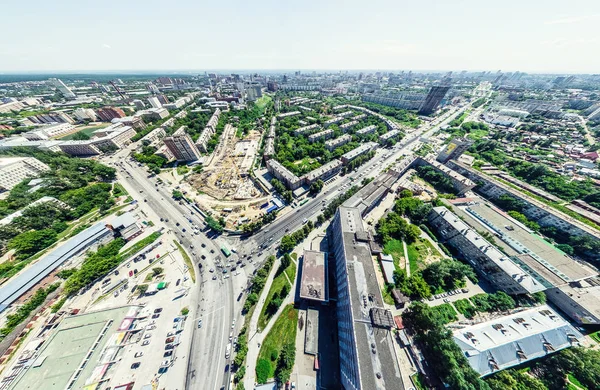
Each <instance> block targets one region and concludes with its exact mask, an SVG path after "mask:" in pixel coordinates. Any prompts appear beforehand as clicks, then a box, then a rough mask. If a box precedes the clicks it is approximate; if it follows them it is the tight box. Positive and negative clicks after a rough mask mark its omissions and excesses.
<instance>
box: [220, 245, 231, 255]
mask: <svg viewBox="0 0 600 390" xmlns="http://www.w3.org/2000/svg"><path fill="white" fill-rule="evenodd" d="M221 252H223V254H224V255H225V257H229V256H231V251H230V250H229V249H227V247H226V246H225V245H222V246H221Z"/></svg>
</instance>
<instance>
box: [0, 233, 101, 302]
mask: <svg viewBox="0 0 600 390" xmlns="http://www.w3.org/2000/svg"><path fill="white" fill-rule="evenodd" d="M110 233H111V231H110V230H109V229H108V228H107V227H106V226H105V224H104V223H103V222H100V223H98V224H96V225H94V226H92V227H90V228H88V229H86V230H84V231H82V232H81V233H79V234H77V235H75V236H74V237H73V238H71V239H70V240H68V241H67V242H65V243H64V244H63V245H61V246H59V247H58V248H56V249H55V250H53V251H52V252H50V253H49V254H47V255H46V256H44V257H42V258H41V259H40V260H38V261H37V262H35V263H33V264H31V265H30V266H29V267H28V268H26V269H25V271H24V272H22V273H21V274H19V275H17V276H16V277H14V278H12V279H11V280H10V281H8V282H7V283H5V284H3V285H2V287H1V288H0V312H3V311H4V310H6V308H7V307H9V306H10V305H11V304H12V303H13V302H14V301H15V300H17V299H18V298H19V297H20V296H21V295H23V294H24V293H25V292H27V291H28V290H29V289H31V288H32V287H34V286H35V285H36V284H38V283H39V282H40V281H41V280H42V279H44V278H45V277H46V276H48V275H49V274H50V273H51V272H52V271H54V270H55V269H56V268H57V267H58V266H60V265H61V264H62V263H64V262H65V261H67V260H69V259H70V258H72V257H73V256H75V255H77V254H78V253H80V252H81V251H82V250H83V249H85V248H87V247H88V246H90V245H92V244H94V243H96V242H97V241H99V240H100V239H102V238H103V237H106V236H107V235H108V234H110Z"/></svg>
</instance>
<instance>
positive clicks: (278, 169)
mask: <svg viewBox="0 0 600 390" xmlns="http://www.w3.org/2000/svg"><path fill="white" fill-rule="evenodd" d="M267 169H268V170H269V172H270V173H271V174H272V175H273V176H275V177H276V178H277V179H279V180H281V182H282V183H283V184H284V185H285V186H286V187H287V188H289V189H290V190H295V189H297V188H300V187H301V186H302V184H303V180H301V179H300V178H299V177H298V176H296V175H294V174H293V173H292V172H290V170H289V169H287V168H286V167H284V166H283V165H281V164H280V163H279V162H278V161H276V160H273V159H271V160H268V161H267Z"/></svg>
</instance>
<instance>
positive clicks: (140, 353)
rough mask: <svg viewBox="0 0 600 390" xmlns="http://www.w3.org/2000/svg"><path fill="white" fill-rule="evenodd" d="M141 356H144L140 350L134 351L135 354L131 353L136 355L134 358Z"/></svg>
mask: <svg viewBox="0 0 600 390" xmlns="http://www.w3.org/2000/svg"><path fill="white" fill-rule="evenodd" d="M142 356H144V352H141V351H140V352H136V353H135V355H133V357H136V358H139V357H142Z"/></svg>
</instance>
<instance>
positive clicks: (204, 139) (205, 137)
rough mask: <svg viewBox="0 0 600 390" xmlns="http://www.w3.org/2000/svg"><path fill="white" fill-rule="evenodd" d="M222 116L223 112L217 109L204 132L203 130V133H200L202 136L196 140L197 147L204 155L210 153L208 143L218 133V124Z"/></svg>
mask: <svg viewBox="0 0 600 390" xmlns="http://www.w3.org/2000/svg"><path fill="white" fill-rule="evenodd" d="M220 115H221V110H220V109H218V108H217V109H216V110H215V112H214V113H213V114H212V116H211V117H210V119H209V120H208V123H207V124H206V126H205V127H204V130H202V133H200V136H199V137H198V139H197V140H196V146H197V147H198V148H199V149H200V150H201V151H203V152H204V153H206V152H208V141H210V140H211V138H212V136H213V135H214V134H215V132H216V131H217V124H218V123H219V116H220Z"/></svg>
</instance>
